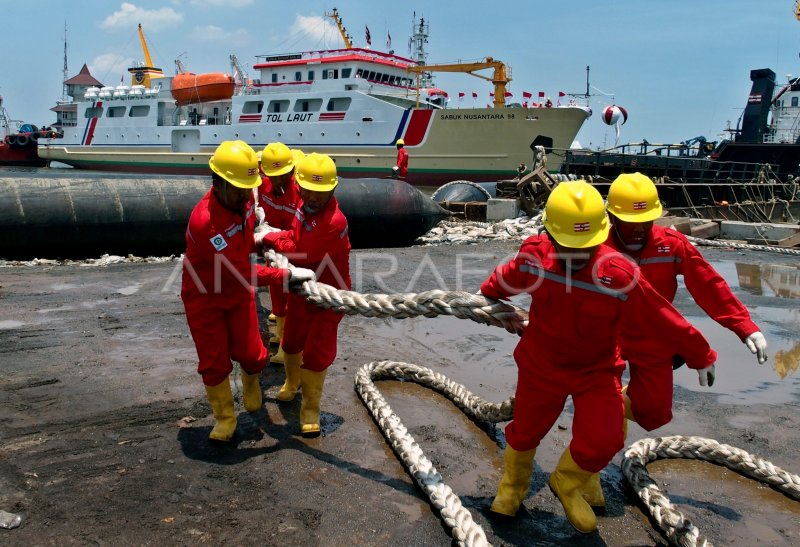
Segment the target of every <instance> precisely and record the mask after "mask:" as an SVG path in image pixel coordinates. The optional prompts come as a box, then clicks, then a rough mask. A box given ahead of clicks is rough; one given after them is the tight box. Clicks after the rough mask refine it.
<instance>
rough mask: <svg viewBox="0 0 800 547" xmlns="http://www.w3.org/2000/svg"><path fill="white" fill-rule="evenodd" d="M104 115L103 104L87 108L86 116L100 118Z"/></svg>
mask: <svg viewBox="0 0 800 547" xmlns="http://www.w3.org/2000/svg"><path fill="white" fill-rule="evenodd" d="M102 115H103V107H102V106H90V107H89V108H87V109H86V113H85V114H84V116H85V117H86V118H100V117H101V116H102Z"/></svg>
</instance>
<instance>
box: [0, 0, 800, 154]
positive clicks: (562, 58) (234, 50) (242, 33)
mask: <svg viewBox="0 0 800 547" xmlns="http://www.w3.org/2000/svg"><path fill="white" fill-rule="evenodd" d="M0 5H2V14H3V19H4V21H5V22H6V29H7V33H6V38H5V44H6V48H5V50H4V53H3V55H2V56H0V95H2V97H3V101H4V102H3V106H4V107H5V108H6V110H7V112H8V115H9V116H10V117H11V118H12V119H15V120H23V121H25V122H29V123H34V124H37V125H42V124H44V123H52V122H53V121H55V115H54V114H53V113H52V112H50V110H49V109H50V108H51V107H53V106H55V103H56V101H57V100H60V99H61V95H62V81H63V68H64V27H65V24H66V28H67V46H68V49H67V62H68V75H69V76H70V77H71V76H74V75H75V74H77V73H78V71H79V70H80V68H81V66H82V65H83V64H84V63H86V64H87V65H88V66H89V69H90V71H91V73H92V75H93V76H95V77H96V78H97V79H99V80H100V81H102V82H103V83H104V84H106V85H118V84H119V83H120V79H121V77H122V76H124V77H125V83H126V84H129V83H130V82H129V77H128V73H127V70H126V69H127V68H128V67H129V66H130V63H131V62H132V61H134V60H142V59H143V56H142V51H141V46H140V43H139V38H138V33H137V25H138V24H139V23H142V25H143V28H144V32H145V36H146V39H147V43H148V47H149V50H150V53H151V56H152V58H153V61H154V64H156V65H157V66H160V67H161V68H162V69H164V71H165V73H167V74H174V72H175V60H176V59H180V61H181V63H182V64H183V65H184V66H185V68H186V69H187V70H190V71H192V72H220V71H224V72H230V71H231V67H230V60H229V56H230V54H235V55H236V57H237V58H238V59H239V61H240V63H241V65H242V66H243V67H244V68H245V70H247V71H248V73H249V75H250V76H251V77H255V76H257V74H256V72H255V71H254V70H253V69H252V65H253V64H254V63H255V62H256V55H265V54H276V53H289V52H297V51H304V50H316V49H328V48H339V47H343V42H342V41H341V38H340V36H339V33H338V31H336V29H335V27H334V26H333V22H332V21H331V20H330V19H328V18H325V17H324V14H325V12H326V11H330V10H331V9H332V8H334V7H335V8H337V9H338V10H339V13H340V15H341V17H342V19H343V22H344V25H345V27H346V28H347V31H348V32H349V34H350V35H351V36H352V37H353V41H354V45H355V46H357V47H364V46H365V45H366V44H365V27H369V29H370V34H371V37H372V49H378V50H382V51H386V38H387V35H391V39H392V49H394V51H395V53H397V54H398V55H403V56H407V55H409V50H408V38H409V36H410V34H411V26H412V19H413V17H414V15H416V17H417V18H420V17H424V18H425V19H426V21H427V22H428V23H429V25H430V36H429V41H428V44H427V51H428V62H429V63H430V64H435V63H453V62H459V61H461V62H469V61H477V60H480V59H483V58H485V57H487V56H491V57H494V58H495V59H498V60H501V61H503V62H504V63H506V65H507V66H509V67H510V70H511V77H512V81H511V83H510V86H509V89H510V91H511V92H512V93H513V98H511V99H510V100H511V101H518V102H522V100H523V98H522V93H523V92H524V91H527V92H529V93H532V94H533V96H534V99H535V98H536V97H537V96H538V93H539V92H540V91H544V92H545V93H546V95H547V96H551V97H553V100H554V101H555V100H556V99H557V97H558V92H559V91H563V92H565V93H584V92H585V90H586V84H587V82H586V79H587V78H586V76H587V71H586V67H587V66H589V67H590V71H589V83H590V93H591V95H592V96H591V99H590V106H591V108H592V110H593V112H594V114H593V116H592V117H591V118H589V119H588V120H587V121H586V123H585V124H584V126H583V128H582V129H581V130H580V132H579V133H578V136H577V139H578V141H579V142H580V143H581V144H582V145H583V146H586V147H590V148H593V149H597V148H607V147H612V146H614V145H615V143H617V144H624V143H627V142H639V141H641V140H642V139H647V140H648V141H649V142H651V143H677V142H680V141H684V140H687V139H691V138H694V137H697V136H700V135H702V136H705V137H706V138H707V139H708V140H717V139H718V138H719V136H720V134H721V133H722V132H723V130H724V129H725V128H726V127H727V126H728V124H730V125H732V126H734V127H735V126H736V123H737V120H738V119H739V117H740V115H741V112H742V110H743V109H744V107H745V105H746V102H747V96H748V94H749V91H750V85H751V82H750V70H752V69H756V68H770V69H772V70H773V71H774V72H775V73H776V75H777V76H776V80H777V82H778V83H779V84H783V83H784V82H785V81H786V79H787V74H792V75H795V76H797V75H800V57H798V53H799V52H800V21H797V20H796V19H795V17H794V14H793V9H794V1H793V0H703V1H697V0H671V1H669V2H667V1H664V0H660V1H657V0H638V1H633V0H607V1H605V2H597V1H591V0H572V1H570V2H559V1H555V0H550V1H547V2H542V1H539V0H528V1H525V0H506V1H504V2H502V3H500V4H493V3H487V2H476V1H474V0H461V1H459V2H418V1H416V0H405V1H403V2H396V1H395V2H388V1H386V0H372V1H369V2H357V1H352V0H338V1H333V0H330V1H329V2H323V1H320V0H310V1H304V0H299V1H296V2H277V1H274V0H273V1H266V0H161V1H150V0H131V1H130V2H119V1H109V0H103V1H99V0H80V1H79V2H76V1H74V0H70V1H62V0H43V1H41V2H36V1H19V0H0ZM482 74H484V75H486V76H491V71H483V72H482ZM435 83H436V85H437V86H438V87H440V88H442V89H444V90H446V91H447V92H448V93H449V94H450V99H451V100H450V103H449V107H450V108H458V107H472V106H476V105H477V106H483V105H485V104H488V103H489V102H490V98H489V92H490V91H492V85H491V83H489V82H487V81H485V80H482V79H479V78H475V77H474V76H470V75H467V74H451V73H439V74H436V75H435ZM473 91H474V92H477V93H478V95H479V99H478V100H477V101H475V102H473V100H472V99H471V93H472V92H473ZM459 92H464V93H466V96H467V99H465V100H462V101H459V100H458V98H457V97H458V93H459ZM614 104H616V105H619V106H622V107H624V108H625V109H626V110H627V112H628V119H627V122H626V123H625V124H624V125H620V126H619V127H618V128H619V138H618V139H617V136H616V131H615V129H616V128H614V127H611V126H608V125H606V124H604V123H603V121H602V116H601V114H602V111H603V109H604V108H605V107H606V106H609V105H614Z"/></svg>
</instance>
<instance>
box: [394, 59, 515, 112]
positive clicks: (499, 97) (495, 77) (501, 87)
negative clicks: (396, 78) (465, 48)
mask: <svg viewBox="0 0 800 547" xmlns="http://www.w3.org/2000/svg"><path fill="white" fill-rule="evenodd" d="M487 68H492V69H494V73H493V74H492V77H491V78H489V77H488V76H484V75H483V74H476V73H475V71H476V70H484V69H487ZM406 70H407V71H408V72H414V73H416V74H417V78H419V77H420V75H422V73H423V72H464V73H466V74H471V75H472V76H475V77H477V78H481V79H483V80H486V81H489V82H492V84H494V101H493V102H494V107H495V108H504V107H505V105H506V85H508V83H509V82H511V69H507V68H506V65H505V63H503V62H502V61H498V60H497V59H494V58H492V57H486V59H484V60H483V61H477V62H472V63H450V64H440V65H439V64H437V65H417V66H410V67H408V68H407V69H406Z"/></svg>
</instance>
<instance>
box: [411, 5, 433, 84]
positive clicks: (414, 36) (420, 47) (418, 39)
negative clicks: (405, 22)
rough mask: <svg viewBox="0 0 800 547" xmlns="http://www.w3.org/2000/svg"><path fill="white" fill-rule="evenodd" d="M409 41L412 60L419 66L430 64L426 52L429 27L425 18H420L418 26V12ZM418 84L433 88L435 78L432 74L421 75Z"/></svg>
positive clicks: (414, 17) (424, 73)
mask: <svg viewBox="0 0 800 547" xmlns="http://www.w3.org/2000/svg"><path fill="white" fill-rule="evenodd" d="M409 40H410V44H409V45H410V48H409V49H411V58H412V59H413V60H414V61H416V62H417V64H418V65H426V64H428V52H427V51H425V44H427V43H428V25H427V24H426V23H425V18H424V17H420V19H419V26H417V12H414V14H413V15H412V16H411V38H410V39H409ZM418 82H419V84H418V87H422V88H426V87H433V76H432V75H431V73H430V72H422V73H419V80H418Z"/></svg>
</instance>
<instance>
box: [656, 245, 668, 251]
mask: <svg viewBox="0 0 800 547" xmlns="http://www.w3.org/2000/svg"><path fill="white" fill-rule="evenodd" d="M656 251H658V252H659V253H668V252H669V245H659V246H658V247H656Z"/></svg>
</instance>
